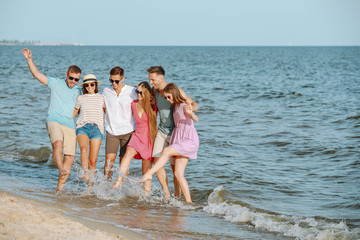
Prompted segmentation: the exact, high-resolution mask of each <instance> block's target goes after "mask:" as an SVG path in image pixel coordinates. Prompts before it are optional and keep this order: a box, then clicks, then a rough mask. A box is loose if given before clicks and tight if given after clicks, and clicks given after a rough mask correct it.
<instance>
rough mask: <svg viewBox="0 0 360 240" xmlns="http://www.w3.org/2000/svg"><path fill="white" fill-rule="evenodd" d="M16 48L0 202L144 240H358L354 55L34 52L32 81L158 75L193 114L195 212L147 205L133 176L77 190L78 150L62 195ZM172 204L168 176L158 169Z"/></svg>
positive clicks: (202, 50)
mask: <svg viewBox="0 0 360 240" xmlns="http://www.w3.org/2000/svg"><path fill="white" fill-rule="evenodd" d="M23 47H24V46H0V86H1V89H2V91H0V106H1V107H0V139H1V141H0V179H1V180H0V190H3V191H8V192H12V193H15V194H19V195H23V196H26V197H30V198H34V199H39V200H42V201H47V202H53V203H57V204H61V205H63V206H64V208H65V207H66V209H67V210H66V213H67V214H69V215H77V216H82V217H84V218H87V219H93V220H96V221H99V222H104V223H107V224H111V225H115V226H118V227H120V228H126V229H130V230H134V231H136V232H138V233H140V234H143V235H144V236H145V237H147V238H149V239H360V47H95V46H94V47H92V46H85V47H70V46H59V47H47V46H42V47H39V46H37V47H35V46H30V50H32V53H33V59H34V62H35V63H36V65H37V66H38V69H39V70H40V72H42V73H44V74H45V75H47V76H54V77H59V78H64V79H65V73H66V71H67V67H68V66H69V65H71V64H77V65H79V66H80V67H81V68H82V69H83V75H85V74H89V73H92V74H95V75H96V76H97V78H98V79H99V80H101V81H103V82H102V84H101V85H100V91H102V89H103V88H104V87H105V86H106V85H107V84H108V77H109V76H108V73H109V71H110V69H111V68H112V67H114V66H117V65H119V66H121V67H123V68H124V69H125V79H126V80H125V81H126V83H128V84H132V85H137V84H138V83H139V82H141V81H146V80H147V72H146V69H147V68H148V67H149V66H153V65H162V66H163V67H164V68H165V71H166V80H167V82H174V83H176V84H177V85H179V86H180V87H181V88H183V90H184V91H185V92H186V93H187V94H188V95H189V96H190V97H191V98H193V99H194V100H195V101H196V102H197V103H198V104H199V107H200V110H199V112H198V116H199V119H200V120H199V122H197V123H196V124H195V127H196V128H197V130H198V133H199V137H200V149H199V153H198V159H196V160H190V162H189V164H188V166H187V169H186V177H187V180H188V182H189V186H190V190H191V194H192V197H193V201H194V205H186V204H184V203H183V202H180V201H177V200H175V199H171V200H170V201H166V202H164V201H163V193H162V191H161V188H160V185H159V183H158V181H157V179H156V177H155V178H154V181H153V191H152V197H151V198H149V199H148V198H145V197H144V195H143V192H142V188H141V185H140V184H138V183H136V181H137V179H139V178H140V176H141V162H140V161H137V160H133V161H132V164H131V166H130V171H131V173H130V174H131V177H130V178H129V179H128V181H127V182H126V183H125V184H124V186H123V187H122V188H121V189H119V190H116V191H114V190H111V185H112V183H109V182H106V181H105V180H104V179H103V166H104V161H105V153H104V145H105V142H103V143H102V147H101V149H100V154H99V159H98V164H97V171H98V172H97V174H96V184H95V186H94V188H93V189H92V191H89V190H88V189H87V187H86V185H85V183H83V182H82V181H81V180H80V179H79V172H80V163H79V162H80V159H79V150H78V154H77V156H76V162H75V163H74V167H73V171H72V173H71V175H70V177H69V180H68V182H67V184H66V186H65V189H66V191H65V192H63V193H61V194H55V187H56V184H57V175H58V171H57V169H56V167H55V166H54V164H53V163H52V159H51V158H52V156H51V146H50V142H49V139H48V136H47V131H46V127H45V117H46V112H47V107H48V104H49V96H50V94H49V89H48V88H47V87H45V86H43V85H42V84H40V83H38V82H37V81H36V80H35V79H34V78H33V77H32V75H31V74H30V72H29V70H28V67H27V63H26V60H25V59H24V57H23V56H22V54H21V49H22V48H23ZM166 169H167V172H168V177H169V185H170V188H171V190H172V192H173V186H172V179H173V177H172V173H171V169H170V166H169V165H167V166H166Z"/></svg>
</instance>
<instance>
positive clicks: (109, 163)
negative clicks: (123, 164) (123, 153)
mask: <svg viewBox="0 0 360 240" xmlns="http://www.w3.org/2000/svg"><path fill="white" fill-rule="evenodd" d="M115 159H116V153H108V154H106V159H105V166H104V175H105V176H107V178H108V180H111V178H112V175H113V171H112V167H113V165H114V162H115Z"/></svg>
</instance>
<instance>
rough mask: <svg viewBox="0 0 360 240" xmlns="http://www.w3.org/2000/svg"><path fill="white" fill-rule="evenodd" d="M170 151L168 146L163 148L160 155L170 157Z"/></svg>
mask: <svg viewBox="0 0 360 240" xmlns="http://www.w3.org/2000/svg"><path fill="white" fill-rule="evenodd" d="M171 150H172V149H171V147H170V146H168V147H166V148H164V150H163V152H162V154H161V155H165V156H167V157H170V154H171Z"/></svg>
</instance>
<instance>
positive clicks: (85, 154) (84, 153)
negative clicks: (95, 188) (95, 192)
mask: <svg viewBox="0 0 360 240" xmlns="http://www.w3.org/2000/svg"><path fill="white" fill-rule="evenodd" d="M77 140H78V143H79V147H80V154H81V156H80V159H81V166H82V168H83V171H84V175H83V176H81V178H82V179H86V180H89V176H88V175H87V171H88V169H89V137H88V136H86V135H85V134H79V135H78V136H77Z"/></svg>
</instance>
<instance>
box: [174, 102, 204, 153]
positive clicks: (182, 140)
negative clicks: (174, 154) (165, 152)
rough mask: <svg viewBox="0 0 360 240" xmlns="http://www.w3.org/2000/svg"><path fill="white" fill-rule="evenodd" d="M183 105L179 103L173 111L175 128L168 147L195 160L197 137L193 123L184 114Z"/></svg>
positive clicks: (197, 145)
mask: <svg viewBox="0 0 360 240" xmlns="http://www.w3.org/2000/svg"><path fill="white" fill-rule="evenodd" d="M185 105H186V103H181V104H180V105H179V106H178V107H177V108H176V109H174V122H175V128H174V131H173V132H172V135H171V139H170V146H172V147H173V148H175V149H176V151H178V153H180V154H181V155H182V156H185V157H188V158H192V159H196V158H197V151H198V149H199V136H198V134H197V131H196V129H195V127H194V121H193V120H192V119H191V118H189V117H188V116H186V115H185V113H184V106H185Z"/></svg>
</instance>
